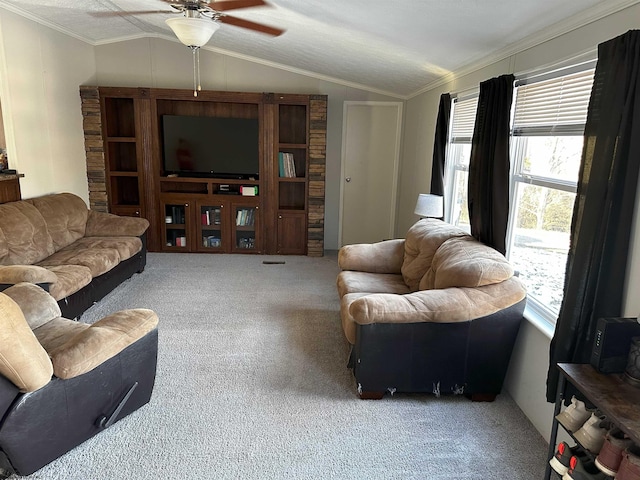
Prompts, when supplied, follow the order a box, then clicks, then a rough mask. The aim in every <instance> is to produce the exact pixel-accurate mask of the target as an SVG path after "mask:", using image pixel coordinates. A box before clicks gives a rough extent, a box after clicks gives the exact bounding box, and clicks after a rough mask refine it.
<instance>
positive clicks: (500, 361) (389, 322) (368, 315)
mask: <svg viewBox="0 0 640 480" xmlns="http://www.w3.org/2000/svg"><path fill="white" fill-rule="evenodd" d="M338 263H339V265H340V268H341V269H342V270H343V271H342V272H340V274H339V275H338V278H337V287H338V293H339V295H340V299H341V306H340V314H341V319H342V327H343V330H344V334H345V336H346V338H347V340H348V341H349V343H351V344H352V353H351V359H350V363H349V365H350V367H351V368H353V371H354V375H355V377H356V381H357V384H358V392H359V393H360V395H361V396H362V397H365V398H379V397H380V396H382V395H383V394H384V392H386V391H392V392H395V391H408V392H424V391H432V392H434V393H436V394H440V393H465V394H469V395H471V396H473V397H475V398H477V399H482V398H486V399H492V398H495V395H496V394H498V393H499V392H500V390H501V388H502V383H503V380H504V375H505V374H506V370H507V367H508V364H509V359H510V356H511V351H512V349H513V344H514V342H515V338H516V335H517V332H518V328H519V325H520V321H521V319H522V313H523V310H524V305H525V297H526V291H525V288H524V287H523V285H522V283H521V282H520V280H519V279H518V278H517V277H516V276H514V271H513V268H512V267H511V265H510V264H509V262H508V261H507V260H506V259H505V258H504V256H503V255H501V254H500V253H499V252H497V251H496V250H494V249H492V248H490V247H488V246H486V245H483V244H482V243H480V242H478V241H476V240H475V239H474V238H473V237H471V236H470V235H468V234H467V233H465V232H464V231H462V230H460V229H458V228H457V227H454V226H452V225H449V224H447V223H445V222H442V221H440V220H436V219H424V220H420V221H419V222H417V223H416V224H415V225H413V226H412V227H411V228H410V229H409V231H408V232H407V235H406V239H395V240H387V241H383V242H379V243H374V244H358V245H347V246H344V247H342V248H341V249H340V252H339V255H338Z"/></svg>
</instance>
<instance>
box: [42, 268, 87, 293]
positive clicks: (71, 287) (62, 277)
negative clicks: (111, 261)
mask: <svg viewBox="0 0 640 480" xmlns="http://www.w3.org/2000/svg"><path fill="white" fill-rule="evenodd" d="M47 270H49V271H50V272H52V273H54V274H55V275H56V282H55V283H54V284H52V285H50V286H49V293H50V294H51V296H52V297H53V298H55V299H56V300H62V299H63V298H66V297H68V296H69V295H71V294H72V293H75V292H77V291H78V290H80V289H81V288H82V287H85V286H87V285H89V284H90V283H91V279H92V277H91V270H89V267H85V266H84V265H58V266H53V267H47Z"/></svg>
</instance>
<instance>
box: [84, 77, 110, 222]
mask: <svg viewBox="0 0 640 480" xmlns="http://www.w3.org/2000/svg"><path fill="white" fill-rule="evenodd" d="M80 98H81V100H82V125H83V128H84V150H85V153H86V156H87V180H88V182H89V208H91V209H92V210H96V211H99V212H108V211H109V202H108V200H107V184H106V175H105V158H104V143H103V139H102V115H101V113H100V93H99V91H98V87H85V86H81V87H80Z"/></svg>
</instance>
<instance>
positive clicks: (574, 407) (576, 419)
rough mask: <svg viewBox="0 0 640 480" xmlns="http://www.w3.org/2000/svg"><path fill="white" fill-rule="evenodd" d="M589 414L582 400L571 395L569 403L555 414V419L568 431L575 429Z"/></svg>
mask: <svg viewBox="0 0 640 480" xmlns="http://www.w3.org/2000/svg"><path fill="white" fill-rule="evenodd" d="M590 416H591V412H590V411H588V410H587V407H586V406H585V404H584V402H583V401H582V400H578V399H577V398H576V397H575V395H574V396H573V397H571V404H570V405H569V406H568V407H567V408H565V409H564V410H563V411H562V412H560V413H559V414H558V415H556V419H557V420H558V421H559V422H560V423H561V424H562V426H563V427H564V428H566V429H567V430H569V431H570V432H572V433H573V432H575V431H577V430H578V429H579V428H580V427H581V426H582V425H583V424H584V422H586V421H587V419H588V418H589V417H590Z"/></svg>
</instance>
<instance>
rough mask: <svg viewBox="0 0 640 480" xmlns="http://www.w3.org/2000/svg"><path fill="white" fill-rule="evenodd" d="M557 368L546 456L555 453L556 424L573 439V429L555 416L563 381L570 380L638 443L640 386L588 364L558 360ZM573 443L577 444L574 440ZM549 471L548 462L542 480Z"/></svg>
mask: <svg viewBox="0 0 640 480" xmlns="http://www.w3.org/2000/svg"><path fill="white" fill-rule="evenodd" d="M557 368H558V370H560V377H559V379H558V392H557V395H556V404H555V408H554V412H553V415H554V418H553V421H552V426H551V438H550V439H549V451H548V454H547V457H548V460H550V459H551V458H552V457H553V456H554V454H555V451H556V441H557V436H558V426H562V427H563V429H565V430H566V431H567V433H568V434H569V435H570V436H571V438H573V439H574V440H576V439H575V437H574V436H573V433H572V432H569V431H568V430H567V429H566V428H565V427H564V425H562V423H560V422H559V421H558V419H557V418H556V417H557V415H558V414H559V413H560V410H561V407H562V402H563V400H564V397H563V395H564V389H565V386H566V382H569V383H571V384H572V385H573V386H574V387H575V388H576V389H577V390H578V391H580V392H581V393H582V395H584V397H585V398H586V399H587V400H588V402H590V403H591V404H592V405H594V406H595V407H596V408H597V409H598V410H599V411H600V412H602V414H603V415H605V416H606V418H607V420H608V421H610V422H611V423H612V424H613V425H615V426H616V427H618V428H619V429H620V430H622V431H623V432H625V433H626V434H627V435H628V436H629V438H631V439H632V440H633V441H634V443H636V444H640V409H638V405H639V404H640V388H636V387H633V386H631V385H629V384H628V383H626V382H625V381H624V380H623V378H622V375H621V374H607V375H605V374H603V373H599V372H598V371H597V370H596V369H595V368H594V367H593V366H592V365H590V364H572V363H559V364H557ZM576 443H577V444H578V445H580V443H579V442H577V440H576ZM581 448H582V447H581ZM582 450H583V451H584V452H585V453H586V454H587V455H589V456H590V457H591V458H593V457H594V455H593V454H592V453H591V452H589V451H587V450H586V449H584V448H582ZM552 473H554V471H553V469H552V468H551V465H550V464H549V463H548V462H547V466H546V470H545V477H544V478H545V480H549V479H550V478H551V475H552Z"/></svg>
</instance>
